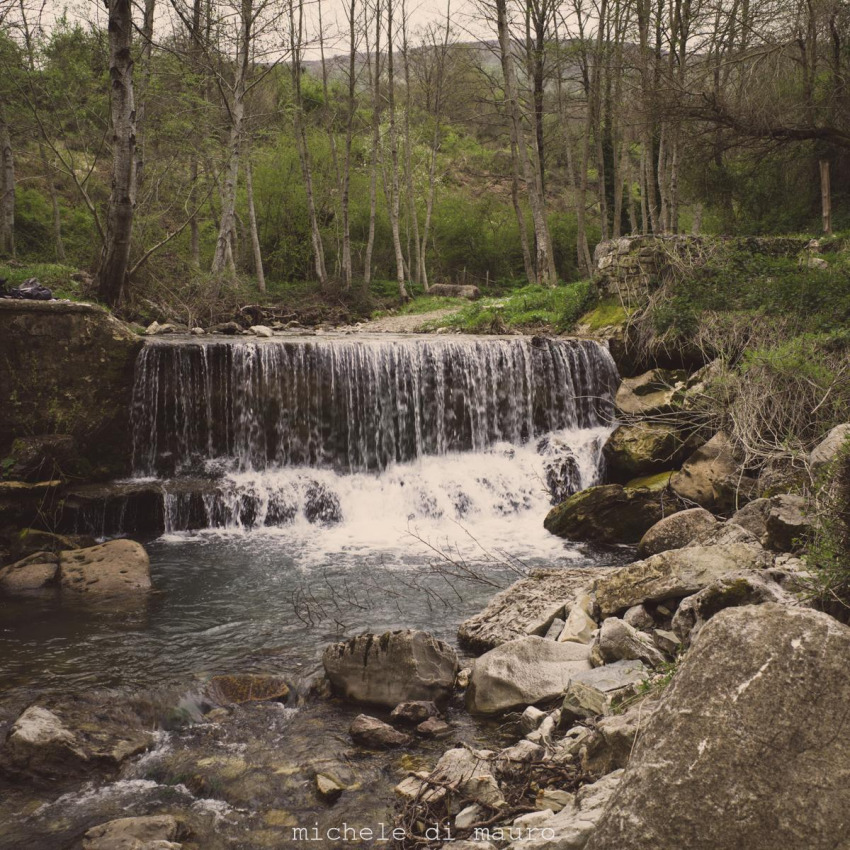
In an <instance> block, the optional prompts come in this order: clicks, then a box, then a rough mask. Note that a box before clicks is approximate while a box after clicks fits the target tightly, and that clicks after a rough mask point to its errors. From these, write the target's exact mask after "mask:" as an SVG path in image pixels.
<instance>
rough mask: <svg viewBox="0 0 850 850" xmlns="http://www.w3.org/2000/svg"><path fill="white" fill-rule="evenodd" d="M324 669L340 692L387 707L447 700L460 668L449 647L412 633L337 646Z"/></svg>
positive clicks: (364, 638) (359, 638) (325, 658)
mask: <svg viewBox="0 0 850 850" xmlns="http://www.w3.org/2000/svg"><path fill="white" fill-rule="evenodd" d="M322 664H323V665H324V668H325V673H326V674H327V676H328V679H330V682H331V685H332V686H333V688H334V690H335V691H336V692H337V693H339V694H341V695H343V696H345V697H347V698H349V699H353V700H356V701H358V702H366V703H372V704H375V705H383V706H386V707H387V708H395V706H397V705H398V704H399V703H400V702H407V701H409V700H432V701H437V702H441V701H443V700H446V699H448V697H449V696H450V695H451V692H452V689H453V687H454V681H455V675H456V673H457V671H458V666H459V665H458V661H457V655H456V654H455V651H454V650H453V649H452V648H451V647H450V646H449V645H448V644H446V643H443V641H441V640H437V639H436V638H434V637H432V636H431V635H429V634H428V633H427V632H422V631H415V630H411V629H408V630H406V631H397V632H384V634H382V635H376V634H371V633H366V634H362V635H357V636H356V637H353V638H351V639H350V640H347V641H343V642H342V643H337V644H332V645H331V646H329V647H328V648H327V649H326V650H325V652H324V654H323V655H322Z"/></svg>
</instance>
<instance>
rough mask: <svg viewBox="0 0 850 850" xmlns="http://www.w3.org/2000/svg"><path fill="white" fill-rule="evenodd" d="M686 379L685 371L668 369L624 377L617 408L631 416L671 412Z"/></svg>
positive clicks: (619, 390)
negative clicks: (633, 376)
mask: <svg viewBox="0 0 850 850" xmlns="http://www.w3.org/2000/svg"><path fill="white" fill-rule="evenodd" d="M684 380H685V372H682V371H670V370H666V369H653V370H651V371H649V372H644V373H643V374H642V375H638V376H637V377H635V378H623V380H622V381H621V382H620V388H619V389H618V390H617V398H616V404H617V409H618V410H619V411H620V412H621V413H625V414H627V415H630V416H648V415H650V414H657V413H667V412H670V411H671V410H673V409H674V408H675V407H676V406H677V405H676V404H675V402H674V400H675V399H676V397H677V395H678V392H677V391H679V390H680V389H681V388H683V387H684Z"/></svg>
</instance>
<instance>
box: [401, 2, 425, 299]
mask: <svg viewBox="0 0 850 850" xmlns="http://www.w3.org/2000/svg"><path fill="white" fill-rule="evenodd" d="M401 55H402V58H403V60H404V99H405V110H404V172H405V184H406V188H407V215H408V219H409V224H408V227H409V228H410V229H412V231H413V250H414V257H413V258H410V249H409V248H408V268H409V267H410V265H411V264H412V265H413V267H414V268H413V275H411V276H412V278H413V280H414V282H415V283H416V284H417V285H418V284H419V283H421V281H422V246H421V244H420V242H419V212H418V210H417V209H416V196H415V194H414V187H413V158H412V152H411V150H410V62H409V57H408V49H407V8H406V5H405V0H401Z"/></svg>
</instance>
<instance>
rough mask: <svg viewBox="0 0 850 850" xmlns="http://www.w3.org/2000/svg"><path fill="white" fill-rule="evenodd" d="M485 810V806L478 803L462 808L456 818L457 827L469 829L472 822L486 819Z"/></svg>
mask: <svg viewBox="0 0 850 850" xmlns="http://www.w3.org/2000/svg"><path fill="white" fill-rule="evenodd" d="M485 811H486V810H485V809H484V807H483V806H479V805H478V803H473V804H472V805H471V806H467V807H466V808H464V809H461V810H460V811H459V812H458V813H457V817H456V818H455V829H468V828H469V827H470V826H472V824H474V823H478V822H479V821H481V820H485V814H484V813H485ZM453 846H454V845H453Z"/></svg>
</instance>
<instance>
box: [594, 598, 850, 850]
mask: <svg viewBox="0 0 850 850" xmlns="http://www.w3.org/2000/svg"><path fill="white" fill-rule="evenodd" d="M849 657H850V629H848V628H847V627H846V626H843V625H841V624H840V623H838V622H837V621H836V620H834V619H833V618H831V617H829V616H828V615H826V614H821V613H818V612H815V611H811V610H806V609H801V608H787V607H784V606H780V605H775V604H771V603H768V604H766V605H760V606H757V607H746V608H733V609H727V610H725V611H721V612H720V613H719V614H717V615H716V616H715V617H713V618H712V619H711V621H710V622H709V623H708V624H707V625H706V626H705V628H704V629H703V630H702V631H701V633H700V635H699V637H698V639H697V640H696V641H695V642H694V645H693V647H692V649H691V651H690V653H689V655H688V656H687V657H686V660H685V661H684V663H683V664H682V666H681V668H680V669H679V671H678V672H677V674H676V676H675V677H674V679H673V681H672V683H671V685H670V686H669V687H668V689H667V691H666V693H665V695H664V696H663V697H662V699H661V701H660V703H659V705H658V707H657V708H656V710H655V711H654V712H653V714H652V717H651V718H650V720H649V722H648V724H647V726H646V728H645V729H644V731H643V732H642V734H641V735H640V737H639V738H638V740H637V743H636V745H635V749H634V754H633V755H632V759H631V761H630V762H629V766H628V768H627V769H626V772H625V774H624V776H623V780H622V782H621V784H620V787H619V789H618V791H617V793H616V795H615V796H614V798H613V799H612V800H611V804H610V806H608V807H607V809H606V811H605V812H604V814H603V815H602V818H601V820H600V822H599V824H598V826H597V828H596V830H595V831H594V833H593V835H592V837H591V839H590V841H589V842H588V844H587V850H622V848H626V847H627V848H629V850H658V848H660V847H687V848H688V850H727V848H728V850H737V848H744V847H746V848H747V850H776V848H780V847H787V848H806V850H827V848H829V850H832V849H833V848H835V847H837V846H842V843H843V839H842V838H841V836H846V834H847V812H848V810H850V781H848V780H850V773H848V765H850V736H848V735H847V734H846V733H847V706H848V704H850V680H848V677H847V659H848V658H849Z"/></svg>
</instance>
